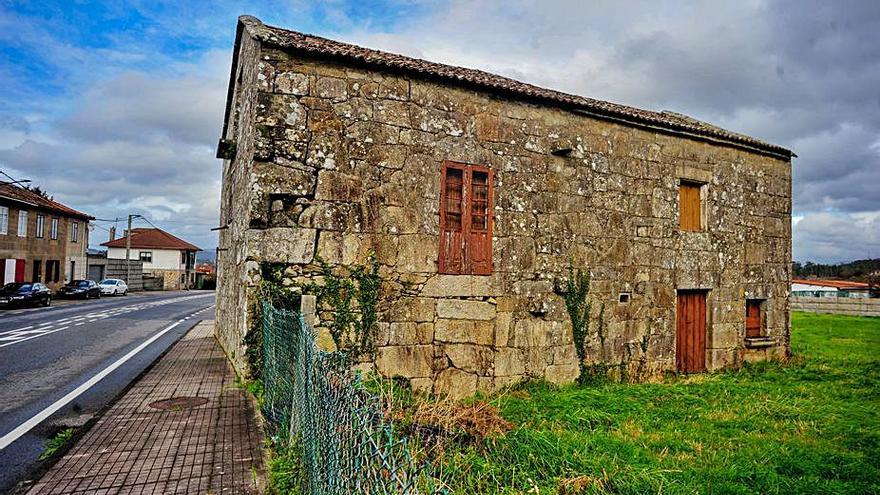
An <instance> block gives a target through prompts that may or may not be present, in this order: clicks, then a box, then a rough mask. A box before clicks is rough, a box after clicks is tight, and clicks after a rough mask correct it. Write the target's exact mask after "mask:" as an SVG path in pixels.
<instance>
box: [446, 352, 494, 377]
mask: <svg viewBox="0 0 880 495" xmlns="http://www.w3.org/2000/svg"><path fill="white" fill-rule="evenodd" d="M443 352H444V353H445V354H446V357H447V358H448V359H449V361H450V362H451V363H452V365H453V366H454V367H456V368H458V369H460V370H463V371H467V372H470V373H476V374H478V375H480V376H488V375H490V374H491V372H492V368H493V365H492V364H493V360H494V357H495V355H494V352H493V351H492V348H491V347H487V346H479V345H473V344H447V345H445V346H444V348H443Z"/></svg>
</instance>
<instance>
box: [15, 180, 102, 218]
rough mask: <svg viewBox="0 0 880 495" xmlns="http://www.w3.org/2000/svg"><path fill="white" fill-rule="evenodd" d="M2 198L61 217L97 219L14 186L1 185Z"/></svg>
mask: <svg viewBox="0 0 880 495" xmlns="http://www.w3.org/2000/svg"><path fill="white" fill-rule="evenodd" d="M0 197H2V198H8V199H11V200H13V201H19V202H22V203H28V204H30V205H33V206H35V207H37V208H41V209H43V210H48V211H51V212H54V213H58V214H61V215H66V216H69V217H76V218H82V219H84V220H94V219H95V217H93V216H91V215H88V214H86V213H83V212H81V211H77V210H74V209H73V208H71V207H69V206H66V205H63V204H61V203H59V202H57V201H54V200H51V199H48V198H44V197H42V196H40V195H39V194H37V193H35V192H33V191H29V190H27V189H25V188H23V187H19V186H16V185H14V184H0Z"/></svg>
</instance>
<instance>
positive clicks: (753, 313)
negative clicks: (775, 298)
mask: <svg viewBox="0 0 880 495" xmlns="http://www.w3.org/2000/svg"><path fill="white" fill-rule="evenodd" d="M760 336H761V301H758V300H754V299H750V300H748V301H746V337H760Z"/></svg>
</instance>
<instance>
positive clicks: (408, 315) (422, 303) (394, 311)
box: [384, 297, 435, 323]
mask: <svg viewBox="0 0 880 495" xmlns="http://www.w3.org/2000/svg"><path fill="white" fill-rule="evenodd" d="M389 306H390V307H389V308H388V311H387V312H386V314H385V318H384V319H385V320H387V321H414V322H417V323H419V322H429V321H434V307H435V300H434V299H431V298H427V297H401V298H398V299H396V300H394V301H392V302H391V303H390V305H389Z"/></svg>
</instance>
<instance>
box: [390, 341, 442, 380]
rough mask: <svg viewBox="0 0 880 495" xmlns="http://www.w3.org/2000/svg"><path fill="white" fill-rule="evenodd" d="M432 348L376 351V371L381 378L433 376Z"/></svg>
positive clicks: (395, 347)
mask: <svg viewBox="0 0 880 495" xmlns="http://www.w3.org/2000/svg"><path fill="white" fill-rule="evenodd" d="M433 364H434V347H433V346H430V345H409V346H388V347H379V348H378V349H376V369H377V371H378V372H379V373H381V374H382V376H386V377H395V376H402V377H405V378H425V377H430V376H432V374H433Z"/></svg>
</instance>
